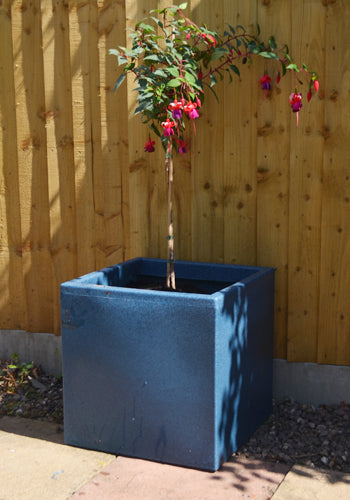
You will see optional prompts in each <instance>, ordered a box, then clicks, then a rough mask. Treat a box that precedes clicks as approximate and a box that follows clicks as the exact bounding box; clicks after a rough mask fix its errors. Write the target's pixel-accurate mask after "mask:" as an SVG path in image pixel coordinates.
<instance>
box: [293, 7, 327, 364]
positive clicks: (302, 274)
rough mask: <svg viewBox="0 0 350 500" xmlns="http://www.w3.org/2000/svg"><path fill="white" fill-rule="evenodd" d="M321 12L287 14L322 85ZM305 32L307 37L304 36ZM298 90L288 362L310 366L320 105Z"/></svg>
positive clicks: (313, 356) (300, 52)
mask: <svg viewBox="0 0 350 500" xmlns="http://www.w3.org/2000/svg"><path fill="white" fill-rule="evenodd" d="M324 11H325V9H323V8H320V6H319V5H316V4H315V3H310V2H308V3H304V2H303V1H302V0H299V1H297V2H294V6H293V12H292V16H293V17H292V33H293V40H292V44H291V52H292V53H293V54H295V56H294V57H295V58H297V59H298V60H300V61H308V62H309V64H310V67H312V68H317V69H318V72H319V76H320V80H321V82H324V73H323V68H324V50H325V46H324V41H325V15H324V14H325V12H324ZM304 33H308V36H307V38H306V37H305V35H304ZM322 86H323V84H322ZM293 87H294V85H293ZM303 87H304V88H303ZM303 87H301V86H300V85H299V86H298V90H299V91H301V92H302V94H303V101H304V103H303V108H302V111H301V113H300V124H299V127H298V128H297V127H296V126H295V116H293V115H292V123H291V153H290V176H289V257H288V262H289V265H288V284H289V289H288V353H287V359H288V360H289V361H313V362H315V361H317V336H318V316H319V308H318V306H319V265H320V254H319V251H320V242H321V241H320V240H321V227H320V223H321V202H322V165H323V143H324V138H323V135H322V128H321V126H320V124H321V123H322V119H323V113H324V107H323V100H321V99H319V97H318V95H317V96H314V97H313V98H312V101H311V102H310V104H308V103H307V99H306V96H307V92H308V87H306V86H305V85H304V86H303ZM321 91H322V90H321ZM302 290H303V291H304V292H303V293H301V291H302ZM306 332H307V334H306Z"/></svg>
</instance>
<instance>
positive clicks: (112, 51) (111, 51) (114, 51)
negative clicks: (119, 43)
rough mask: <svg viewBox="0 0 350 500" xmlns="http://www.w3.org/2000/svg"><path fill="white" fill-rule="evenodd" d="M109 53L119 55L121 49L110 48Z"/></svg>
mask: <svg viewBox="0 0 350 500" xmlns="http://www.w3.org/2000/svg"><path fill="white" fill-rule="evenodd" d="M108 54H110V55H111V56H112V55H113V56H119V54H120V51H119V50H118V49H109V51H108Z"/></svg>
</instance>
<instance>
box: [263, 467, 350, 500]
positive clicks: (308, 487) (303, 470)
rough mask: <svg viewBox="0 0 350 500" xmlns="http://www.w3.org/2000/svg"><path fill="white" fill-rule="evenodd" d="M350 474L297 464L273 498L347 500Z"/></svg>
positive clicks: (349, 495) (281, 499)
mask: <svg viewBox="0 0 350 500" xmlns="http://www.w3.org/2000/svg"><path fill="white" fill-rule="evenodd" d="M349 498H350V474H345V473H341V472H336V471H326V470H325V471H323V470H320V469H312V468H311V467H305V466H301V465H295V466H294V467H293V468H292V469H291V470H290V472H289V473H288V474H287V476H286V477H285V479H284V481H283V483H281V485H280V486H279V488H278V489H277V491H276V493H275V494H274V495H273V497H272V499H273V500H347V499H349Z"/></svg>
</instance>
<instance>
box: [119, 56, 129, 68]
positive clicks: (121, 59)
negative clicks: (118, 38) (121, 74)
mask: <svg viewBox="0 0 350 500" xmlns="http://www.w3.org/2000/svg"><path fill="white" fill-rule="evenodd" d="M127 62H128V60H127V58H126V57H124V56H118V64H119V66H121V65H122V64H126V63H127Z"/></svg>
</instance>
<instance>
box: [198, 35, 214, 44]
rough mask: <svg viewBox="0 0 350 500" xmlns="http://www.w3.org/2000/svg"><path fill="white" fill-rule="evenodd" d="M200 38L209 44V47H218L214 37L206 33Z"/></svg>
mask: <svg viewBox="0 0 350 500" xmlns="http://www.w3.org/2000/svg"><path fill="white" fill-rule="evenodd" d="M200 36H201V37H202V38H203V40H204V41H205V42H207V43H208V44H209V45H213V47H215V45H216V40H215V38H214V37H213V36H212V35H207V34H206V33H201V34H200Z"/></svg>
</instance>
